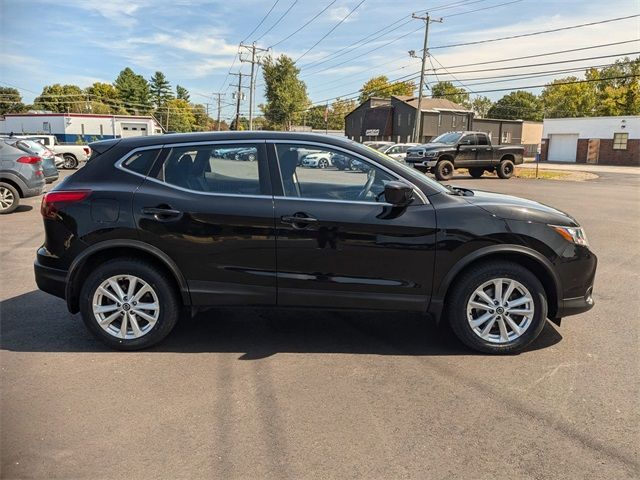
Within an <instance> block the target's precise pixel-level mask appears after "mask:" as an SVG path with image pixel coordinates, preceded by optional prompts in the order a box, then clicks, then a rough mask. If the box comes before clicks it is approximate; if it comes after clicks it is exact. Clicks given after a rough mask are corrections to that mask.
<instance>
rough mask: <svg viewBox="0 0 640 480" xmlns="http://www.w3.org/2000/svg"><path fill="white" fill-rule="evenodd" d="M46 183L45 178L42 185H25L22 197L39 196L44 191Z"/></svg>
mask: <svg viewBox="0 0 640 480" xmlns="http://www.w3.org/2000/svg"><path fill="white" fill-rule="evenodd" d="M45 185H46V182H45V181H44V180H43V181H42V184H41V185H38V186H37V187H31V188H29V187H25V188H24V189H23V190H22V197H23V198H29V197H37V196H38V195H40V194H41V193H42V191H43V190H44V187H45Z"/></svg>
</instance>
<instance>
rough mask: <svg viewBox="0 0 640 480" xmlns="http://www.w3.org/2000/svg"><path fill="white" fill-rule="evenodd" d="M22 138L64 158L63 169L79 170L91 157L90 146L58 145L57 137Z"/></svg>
mask: <svg viewBox="0 0 640 480" xmlns="http://www.w3.org/2000/svg"><path fill="white" fill-rule="evenodd" d="M22 138H28V139H30V140H35V141H37V142H40V143H42V144H43V145H44V146H45V147H47V148H48V149H49V150H51V151H52V152H55V153H56V155H61V156H62V158H64V165H63V168H67V169H75V168H78V165H80V162H86V161H87V160H89V158H90V157H91V148H89V146H88V145H67V144H64V145H63V144H60V143H58V139H57V138H56V136H55V135H27V136H22Z"/></svg>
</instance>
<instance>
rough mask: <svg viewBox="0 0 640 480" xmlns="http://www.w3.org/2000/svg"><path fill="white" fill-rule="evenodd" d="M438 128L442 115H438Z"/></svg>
mask: <svg viewBox="0 0 640 480" xmlns="http://www.w3.org/2000/svg"><path fill="white" fill-rule="evenodd" d="M438 126H439V127H441V126H442V115H441V114H440V113H439V114H438Z"/></svg>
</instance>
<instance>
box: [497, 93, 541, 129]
mask: <svg viewBox="0 0 640 480" xmlns="http://www.w3.org/2000/svg"><path fill="white" fill-rule="evenodd" d="M487 117H488V118H505V119H510V120H519V119H520V120H531V121H536V122H539V121H541V120H542V118H543V117H544V111H543V109H542V102H541V101H540V98H538V97H537V96H536V95H534V94H533V93H531V92H526V91H524V90H517V91H515V92H511V93H508V94H507V95H505V96H504V97H502V98H501V99H500V100H498V101H497V102H496V103H494V104H493V106H492V107H491V108H490V109H489V113H488V115H487Z"/></svg>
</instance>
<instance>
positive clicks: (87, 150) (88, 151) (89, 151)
mask: <svg viewBox="0 0 640 480" xmlns="http://www.w3.org/2000/svg"><path fill="white" fill-rule="evenodd" d="M82 149H83V150H84V153H86V154H87V156H89V155H91V149H90V148H89V147H82Z"/></svg>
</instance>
